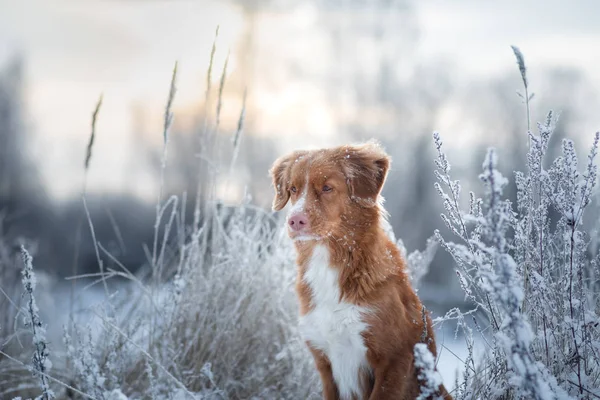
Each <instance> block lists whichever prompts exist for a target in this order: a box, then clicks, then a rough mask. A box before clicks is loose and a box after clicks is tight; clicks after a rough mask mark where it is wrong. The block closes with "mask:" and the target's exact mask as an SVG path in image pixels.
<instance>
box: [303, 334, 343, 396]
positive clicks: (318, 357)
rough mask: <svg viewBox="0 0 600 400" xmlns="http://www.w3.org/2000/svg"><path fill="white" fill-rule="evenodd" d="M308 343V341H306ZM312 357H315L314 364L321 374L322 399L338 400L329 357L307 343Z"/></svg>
mask: <svg viewBox="0 0 600 400" xmlns="http://www.w3.org/2000/svg"><path fill="white" fill-rule="evenodd" d="M307 344H308V343H307ZM308 348H309V349H310V351H311V353H312V355H313V358H314V359H315V365H316V366H317V370H318V371H319V374H320V375H321V382H322V383H323V399H325V400H339V398H340V395H339V391H338V388H337V385H336V384H335V381H334V380H333V371H332V370H331V363H330V362H329V359H328V358H327V357H326V356H325V355H324V354H323V352H322V351H320V350H316V349H314V348H313V347H312V346H311V345H310V344H308Z"/></svg>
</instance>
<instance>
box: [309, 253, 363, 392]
mask: <svg viewBox="0 0 600 400" xmlns="http://www.w3.org/2000/svg"><path fill="white" fill-rule="evenodd" d="M304 281H305V282H306V283H307V284H308V285H309V287H310V288H311V292H312V293H311V294H312V304H313V309H312V311H310V312H309V313H307V314H306V315H304V316H302V317H300V331H301V334H302V337H303V339H304V340H306V341H308V342H309V343H310V344H311V346H313V347H314V348H315V349H318V350H321V351H323V353H325V355H326V356H327V358H328V359H329V362H330V363H331V369H332V372H333V377H334V379H335V382H336V384H337V386H338V389H339V393H340V397H341V398H342V399H350V398H352V395H353V394H355V395H356V396H357V397H360V396H361V392H362V389H361V385H360V382H361V380H360V372H361V370H364V371H369V369H370V367H369V364H368V362H367V358H366V352H367V348H366V346H365V343H364V339H363V337H362V335H361V333H362V332H363V331H364V330H365V329H367V328H368V326H367V324H366V323H364V322H363V315H364V314H365V313H366V312H368V310H367V309H365V308H364V307H359V306H356V305H353V304H350V303H346V302H340V301H339V298H340V288H339V283H338V273H337V271H336V270H335V269H333V268H331V267H329V252H328V250H327V248H326V247H324V246H320V245H319V246H316V247H315V249H314V251H313V255H312V257H311V261H310V263H309V265H308V268H307V270H306V272H305V274H304Z"/></svg>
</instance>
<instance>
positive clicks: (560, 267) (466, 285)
mask: <svg viewBox="0 0 600 400" xmlns="http://www.w3.org/2000/svg"><path fill="white" fill-rule="evenodd" d="M515 54H516V56H517V60H518V64H519V69H520V71H521V76H522V78H523V82H524V85H525V89H526V91H527V90H528V81H527V77H526V68H525V64H524V60H523V56H522V54H521V53H520V52H519V51H518V49H515ZM531 98H532V95H529V93H528V92H526V95H525V96H524V99H525V102H526V104H527V108H528V114H529V100H531ZM555 123H556V119H555V117H554V115H553V114H552V113H549V114H548V116H547V118H546V121H545V122H544V123H543V124H538V132H539V133H538V134H537V135H536V134H533V133H532V132H531V131H529V132H528V135H529V145H530V147H529V152H528V154H527V170H526V171H524V172H516V173H515V180H516V187H517V202H516V205H514V206H513V204H511V203H510V202H509V201H508V200H504V199H502V187H503V186H504V185H505V184H506V183H507V180H506V179H505V178H503V177H502V175H501V174H500V173H499V172H498V171H497V157H496V153H495V151H494V150H490V151H489V152H488V155H487V157H486V160H485V162H484V165H483V167H484V171H483V174H482V175H481V176H480V178H481V180H482V182H483V184H484V186H485V188H486V191H485V196H484V197H483V198H482V199H480V198H476V196H475V195H474V194H473V193H471V194H470V202H469V209H468V211H463V210H462V209H461V208H460V185H459V182H458V181H454V180H452V179H451V178H450V164H449V163H448V160H447V159H446V156H445V154H444V153H443V151H442V141H441V139H440V136H439V134H437V133H435V134H434V141H435V144H436V148H437V150H438V158H437V160H436V166H437V170H436V177H437V180H438V182H437V183H436V188H437V190H438V192H439V194H440V195H441V197H442V199H443V201H444V207H445V210H446V213H444V214H443V215H442V219H443V221H444V222H445V224H446V226H447V227H448V228H449V230H450V231H451V232H452V233H453V234H454V235H455V236H456V237H457V238H458V242H450V241H447V240H445V239H444V238H443V237H442V235H441V234H440V232H439V231H438V232H436V236H437V238H438V240H439V241H440V243H441V244H442V246H443V247H444V248H445V249H446V250H447V251H448V252H449V253H450V254H451V255H452V257H453V258H454V260H455V261H456V264H457V267H458V271H457V273H458V276H459V281H460V284H461V287H462V288H463V290H464V292H465V296H466V297H467V298H468V299H469V300H470V301H471V302H473V303H474V304H475V305H476V310H477V311H478V313H479V314H478V315H479V316H480V321H481V319H484V320H485V323H483V322H477V320H476V319H474V324H475V326H476V327H477V330H478V331H479V332H480V333H481V334H482V337H483V341H484V342H485V343H486V344H487V346H488V354H487V356H486V357H485V358H484V360H483V361H482V365H480V366H479V367H478V368H477V369H475V368H469V370H470V374H472V377H471V378H470V382H467V381H465V384H464V385H461V386H459V387H458V390H457V393H456V397H457V398H478V397H480V398H486V399H494V398H502V399H512V398H518V399H563V398H565V399H566V398H580V399H589V398H598V397H599V396H600V390H599V389H598V387H600V357H599V355H600V329H599V327H598V325H599V324H600V319H599V317H598V315H599V314H600V310H599V308H600V295H599V292H598V290H597V284H598V279H599V278H600V276H599V273H598V260H599V259H598V256H597V255H596V256H595V257H592V256H591V254H597V252H594V250H595V249H592V248H591V244H592V243H594V242H593V241H592V240H591V239H593V238H592V237H590V233H588V232H587V231H586V229H585V227H584V224H583V222H584V220H583V215H584V211H585V209H586V208H587V207H588V206H589V204H590V203H591V200H592V195H593V190H594V187H595V185H596V180H597V176H596V171H597V166H596V163H595V158H596V155H597V152H598V142H599V134H598V133H596V135H595V137H594V141H593V144H592V148H591V150H590V153H589V155H588V160H587V163H586V167H585V170H584V172H583V174H580V173H579V170H578V159H577V156H576V154H575V150H574V144H573V142H572V141H570V140H564V141H563V144H562V156H560V157H558V158H557V159H556V160H554V162H553V163H552V164H551V165H550V166H549V167H547V162H546V161H545V156H546V151H547V149H548V143H549V140H550V137H551V134H552V132H553V130H554V126H555ZM480 324H482V325H483V324H485V325H484V327H483V328H480V326H479V325H480ZM466 379H467V380H468V378H466Z"/></svg>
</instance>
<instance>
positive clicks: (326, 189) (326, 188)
mask: <svg viewBox="0 0 600 400" xmlns="http://www.w3.org/2000/svg"><path fill="white" fill-rule="evenodd" d="M332 190H333V188H332V187H331V186H327V185H325V186H323V191H324V192H325V193H327V192H331V191H332Z"/></svg>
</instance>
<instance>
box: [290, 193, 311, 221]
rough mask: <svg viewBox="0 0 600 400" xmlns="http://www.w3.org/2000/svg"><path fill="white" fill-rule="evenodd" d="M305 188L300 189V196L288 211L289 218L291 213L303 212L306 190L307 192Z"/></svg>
mask: <svg viewBox="0 0 600 400" xmlns="http://www.w3.org/2000/svg"><path fill="white" fill-rule="evenodd" d="M306 189H307V188H306V187H304V189H302V192H300V194H301V196H300V198H299V199H298V201H297V202H296V204H294V205H293V206H292V207H291V208H290V210H289V211H288V218H290V217H291V216H293V215H296V214H300V213H301V212H304V203H306V192H308V190H306Z"/></svg>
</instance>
